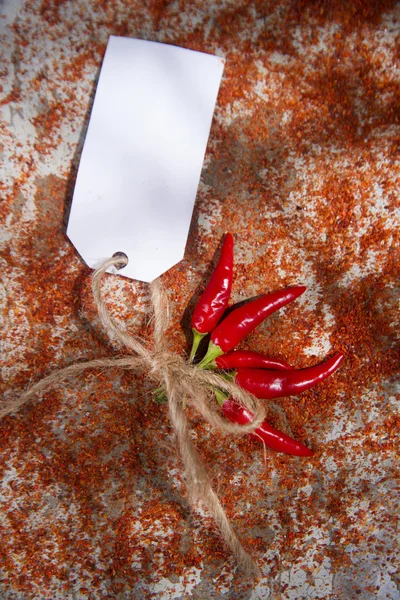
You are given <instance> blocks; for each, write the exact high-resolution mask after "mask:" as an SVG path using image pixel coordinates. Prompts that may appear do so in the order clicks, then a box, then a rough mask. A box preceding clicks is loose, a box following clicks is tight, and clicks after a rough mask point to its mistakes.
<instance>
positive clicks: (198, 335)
mask: <svg viewBox="0 0 400 600" xmlns="http://www.w3.org/2000/svg"><path fill="white" fill-rule="evenodd" d="M192 331H193V344H192V349H191V351H190V356H189V361H190V362H192V361H193V359H194V357H195V356H196V352H197V349H198V347H199V344H200V342H201V340H202V339H203V337H204V336H205V335H207V334H206V333H200V332H199V331H197V329H195V328H194V327H193V328H192Z"/></svg>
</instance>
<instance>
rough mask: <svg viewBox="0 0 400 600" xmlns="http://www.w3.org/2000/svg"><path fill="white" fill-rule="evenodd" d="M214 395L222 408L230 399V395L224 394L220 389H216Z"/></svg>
mask: <svg viewBox="0 0 400 600" xmlns="http://www.w3.org/2000/svg"><path fill="white" fill-rule="evenodd" d="M214 394H215V397H216V399H217V402H218V404H219V405H220V407H221V408H222V406H223V405H224V404H225V402H226V401H227V399H228V394H226V393H225V392H223V391H222V390H220V389H219V388H214Z"/></svg>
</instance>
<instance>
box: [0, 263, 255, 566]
mask: <svg viewBox="0 0 400 600" xmlns="http://www.w3.org/2000/svg"><path fill="white" fill-rule="evenodd" d="M123 262H125V264H126V262H127V259H124V258H121V257H120V256H116V257H112V258H109V259H107V260H105V261H104V262H103V263H102V264H101V265H100V266H99V267H98V268H97V269H96V270H95V271H94V273H93V276H92V293H93V297H94V301H95V304H96V307H97V311H98V314H99V317H100V320H101V323H102V325H103V327H104V329H105V330H106V331H107V333H108V335H109V336H110V335H111V336H114V337H115V338H116V339H117V341H118V342H119V343H120V344H121V345H122V346H124V347H125V348H127V349H128V350H129V352H130V353H129V354H128V355H126V356H123V357H121V358H99V359H95V360H91V361H86V362H81V363H75V364H73V365H70V366H68V367H65V368H64V369H60V370H58V371H55V372H54V373H51V374H50V375H49V376H47V377H44V378H43V379H41V380H40V381H39V382H38V383H36V384H34V385H33V386H32V387H30V388H29V389H28V390H27V391H25V392H24V393H23V394H22V395H21V396H20V397H19V398H16V399H12V400H10V401H8V402H4V403H3V404H2V405H1V406H0V418H1V417H4V416H5V415H8V414H10V413H12V412H15V411H17V410H18V409H19V408H21V407H22V406H23V405H24V404H25V403H26V402H27V401H28V400H30V399H31V398H32V397H33V396H34V395H36V394H39V393H41V392H44V391H45V390H47V389H49V388H51V387H54V386H57V385H60V384H61V383H62V382H63V381H65V380H66V379H68V378H70V377H76V376H78V375H80V374H81V373H83V371H85V370H87V369H99V368H101V369H103V368H113V369H130V370H133V371H135V372H139V373H140V372H142V373H143V372H144V373H146V374H147V375H148V377H150V378H151V379H153V380H154V381H155V382H157V383H158V384H161V385H163V386H164V387H165V389H166V392H167V397H168V408H169V417H170V420H171V424H172V427H173V430H174V434H175V436H176V439H177V442H178V446H179V450H180V454H181V458H182V462H183V466H184V473H185V480H186V485H187V489H188V494H189V498H190V500H191V502H192V503H193V504H194V503H195V502H196V501H200V502H203V503H204V504H205V505H206V506H207V508H208V510H209V512H210V514H211V515H212V517H213V518H214V521H215V523H216V525H217V526H218V528H219V530H220V533H221V535H222V537H223V539H224V540H225V542H226V544H227V545H228V546H229V548H230V549H231V551H232V553H233V554H234V556H235V558H236V560H237V562H238V564H239V567H240V568H241V569H242V570H243V571H244V572H245V573H246V574H247V575H249V576H258V575H259V569H258V567H257V565H256V564H255V563H254V561H253V559H252V558H251V556H250V555H249V554H248V553H247V552H246V550H245V549H244V548H243V546H242V544H241V543H240V541H239V539H238V538H237V536H236V534H235V532H234V531H233V528H232V526H231V524H230V522H229V520H228V518H227V516H226V513H225V511H224V509H223V507H222V504H221V502H220V500H219V498H218V496H217V494H216V493H215V492H214V490H213V488H212V486H211V483H210V479H209V476H208V474H207V472H206V469H205V467H204V465H203V463H202V461H201V459H200V456H199V454H198V452H197V449H196V447H195V445H194V444H193V442H192V439H191V436H190V428H189V424H188V420H187V414H186V412H187V411H186V410H185V405H184V402H183V399H185V402H187V403H188V404H191V405H192V406H193V407H194V408H196V410H197V411H198V412H199V413H200V414H201V415H202V417H203V418H204V420H205V421H207V422H208V423H209V424H210V425H211V426H212V427H215V428H218V429H220V430H221V431H222V433H224V434H230V435H244V434H247V433H252V432H254V431H255V429H257V428H258V427H259V426H260V425H261V423H262V422H263V420H264V419H265V409H264V407H263V405H262V404H261V403H260V402H259V401H258V400H257V399H256V398H255V397H254V396H253V395H252V394H250V393H248V392H246V391H245V390H242V389H241V388H240V387H238V386H237V385H236V384H234V383H232V382H231V381H228V380H226V379H225V378H224V377H221V376H220V375H218V374H217V373H213V372H212V371H206V370H203V369H199V368H198V367H196V366H195V365H193V364H191V363H189V362H187V361H185V360H184V358H183V357H182V356H180V355H178V354H175V353H172V352H170V351H169V350H168V348H167V343H166V332H167V329H168V326H169V322H170V317H169V303H168V298H167V295H166V292H165V290H164V288H163V286H162V285H161V282H160V281H159V280H155V281H154V282H153V283H152V284H151V286H150V292H151V302H152V308H153V316H154V335H153V337H154V345H153V347H152V348H148V347H146V345H145V344H144V343H143V342H142V341H141V340H139V339H138V338H137V337H135V336H133V335H130V334H129V333H128V332H126V331H125V330H123V329H121V327H120V326H119V325H118V324H117V323H116V322H115V321H114V319H113V318H112V316H111V315H110V312H109V310H108V308H107V306H106V303H105V300H104V298H103V295H102V291H101V280H102V277H103V276H104V274H105V272H106V271H107V270H108V269H109V268H110V267H113V266H114V267H115V266H117V265H118V266H121V263H123ZM216 387H217V388H220V389H222V390H224V391H225V392H227V393H228V394H229V395H230V396H232V397H233V398H234V399H235V401H236V402H237V403H239V404H240V405H242V406H243V407H244V408H246V409H247V410H249V411H251V412H252V413H253V415H254V418H253V421H252V422H251V423H247V424H244V425H239V424H236V423H232V422H230V421H228V420H227V419H225V418H224V417H223V416H222V414H221V411H220V409H219V406H218V404H217V403H216V402H215V400H214V398H213V394H212V393H210V392H212V390H213V388H216Z"/></svg>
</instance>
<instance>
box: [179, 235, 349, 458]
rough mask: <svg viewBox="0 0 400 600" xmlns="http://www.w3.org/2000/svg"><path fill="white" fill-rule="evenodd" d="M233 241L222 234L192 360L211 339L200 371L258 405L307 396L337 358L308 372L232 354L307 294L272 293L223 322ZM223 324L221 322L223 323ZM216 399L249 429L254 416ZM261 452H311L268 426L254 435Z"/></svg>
mask: <svg viewBox="0 0 400 600" xmlns="http://www.w3.org/2000/svg"><path fill="white" fill-rule="evenodd" d="M233 246H234V243H233V237H232V235H231V234H230V233H228V234H226V237H225V240H224V243H223V246H222V250H221V255H220V258H219V261H218V264H217V266H216V268H215V270H214V272H213V274H212V277H211V279H210V282H209V283H208V285H207V287H206V289H205V291H204V292H203V294H202V295H201V297H200V299H199V301H198V303H197V306H196V308H195V310H194V312H193V316H192V330H193V336H194V339H193V346H192V350H191V353H190V359H191V360H193V359H194V358H195V355H196V353H197V350H198V347H199V344H200V342H201V340H202V338H203V337H204V336H206V335H208V334H211V338H210V342H209V345H208V350H207V353H206V355H205V356H204V358H203V359H202V360H201V361H200V363H199V364H198V367H199V368H203V369H205V368H206V369H219V370H221V371H223V372H224V376H227V377H229V378H230V379H231V380H232V381H234V382H235V383H236V384H238V385H239V386H240V387H242V388H243V389H245V390H247V391H249V392H251V393H252V394H254V396H256V397H257V398H260V399H267V400H268V399H272V398H280V397H284V396H293V395H296V394H299V393H300V392H303V391H304V390H307V389H309V388H311V387H313V386H314V385H316V384H317V383H319V382H320V381H323V380H324V379H325V378H326V377H328V376H329V375H331V374H332V373H333V372H334V371H336V369H337V368H338V367H339V365H340V363H341V362H342V360H343V354H342V353H341V352H339V353H337V354H335V355H334V356H332V357H331V358H329V359H328V360H326V361H325V362H323V363H321V364H319V365H316V366H313V367H308V368H306V369H300V370H297V369H294V368H293V367H292V366H291V365H289V364H288V363H287V362H285V361H283V360H279V359H274V358H270V357H268V356H264V355H262V354H259V353H258V352H251V351H245V350H236V351H235V350H234V348H235V347H236V346H237V345H238V344H239V342H240V341H241V340H242V339H243V338H244V337H246V335H248V334H249V333H250V332H251V331H252V330H253V329H254V328H255V327H257V326H258V325H259V324H260V323H261V322H262V321H263V320H264V319H266V318H267V317H268V316H269V315H271V314H272V313H273V312H275V311H277V310H278V309H279V308H281V307H282V306H285V305H286V304H288V303H289V302H292V301H293V300H295V299H296V298H298V297H299V296H300V295H301V294H303V292H304V291H305V290H306V288H305V287H304V286H296V287H291V288H287V289H285V290H283V291H280V292H272V293H271V294H266V295H264V296H262V297H261V298H257V299H256V300H253V301H250V302H248V303H247V304H244V305H242V306H240V307H239V308H237V309H235V310H233V311H232V312H231V313H230V314H229V315H228V316H227V317H226V318H223V315H224V312H225V310H226V309H227V307H228V302H229V299H230V295H231V289H232V281H233ZM221 319H222V320H221ZM215 396H216V399H217V401H218V402H219V404H220V406H221V407H222V410H223V413H224V415H225V416H226V417H227V418H228V419H229V420H230V421H232V422H235V423H239V424H243V423H249V422H250V421H251V420H252V418H253V415H252V414H251V413H250V412H249V411H247V410H246V409H245V408H243V407H242V406H240V405H239V404H237V403H236V402H235V401H234V400H233V399H231V398H228V397H226V395H225V394H224V392H222V391H221V390H218V389H216V390H215ZM252 435H253V436H255V437H258V438H260V439H261V440H262V441H263V443H264V444H265V446H267V447H268V448H272V449H273V450H277V451H278V452H286V453H287V454H294V455H296V456H311V455H312V454H313V452H312V451H311V450H309V448H307V447H306V446H304V445H303V444H301V443H300V442H297V441H296V440H294V439H292V438H291V437H289V436H288V435H286V434H285V433H282V432H281V431H278V430H277V429H274V428H273V427H271V426H270V425H269V424H268V423H267V422H266V421H264V423H263V424H262V426H261V427H259V428H258V429H256V430H255V432H254V434H252Z"/></svg>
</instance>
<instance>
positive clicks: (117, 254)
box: [112, 252, 129, 271]
mask: <svg viewBox="0 0 400 600" xmlns="http://www.w3.org/2000/svg"><path fill="white" fill-rule="evenodd" d="M112 257H113V258H118V257H120V258H123V259H124V260H125V261H126V262H124V261H121V262H119V263H115V265H114V267H115V268H116V269H118V271H119V270H120V269H124V268H125V267H126V265H127V264H128V263H129V259H128V257H127V255H126V254H125V252H114V254H113V255H112Z"/></svg>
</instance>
